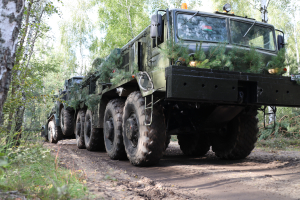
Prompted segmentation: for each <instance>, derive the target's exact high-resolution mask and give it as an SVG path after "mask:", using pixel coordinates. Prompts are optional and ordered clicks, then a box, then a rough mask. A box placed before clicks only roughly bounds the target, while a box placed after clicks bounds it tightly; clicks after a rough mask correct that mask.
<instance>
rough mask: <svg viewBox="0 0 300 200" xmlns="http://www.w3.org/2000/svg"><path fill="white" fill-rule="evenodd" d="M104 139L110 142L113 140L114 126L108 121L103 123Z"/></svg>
mask: <svg viewBox="0 0 300 200" xmlns="http://www.w3.org/2000/svg"><path fill="white" fill-rule="evenodd" d="M105 125H106V126H105V137H106V138H107V139H109V140H110V141H113V139H114V126H113V123H112V121H110V120H108V121H106V122H105Z"/></svg>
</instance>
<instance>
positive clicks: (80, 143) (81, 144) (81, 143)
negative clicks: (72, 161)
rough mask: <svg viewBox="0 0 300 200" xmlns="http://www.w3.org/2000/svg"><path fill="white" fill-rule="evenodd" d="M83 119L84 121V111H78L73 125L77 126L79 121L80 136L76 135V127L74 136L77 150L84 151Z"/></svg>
mask: <svg viewBox="0 0 300 200" xmlns="http://www.w3.org/2000/svg"><path fill="white" fill-rule="evenodd" d="M84 119H85V110H83V109H82V110H80V111H79V112H78V113H77V117H76V121H75V124H77V121H80V130H79V131H80V136H78V134H77V131H78V129H77V126H75V136H76V143H77V147H78V149H85V142H84Z"/></svg>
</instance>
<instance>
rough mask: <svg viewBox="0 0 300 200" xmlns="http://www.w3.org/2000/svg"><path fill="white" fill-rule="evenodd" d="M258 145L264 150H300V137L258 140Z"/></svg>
mask: <svg viewBox="0 0 300 200" xmlns="http://www.w3.org/2000/svg"><path fill="white" fill-rule="evenodd" d="M256 147H258V148H262V149H264V150H285V151H300V140H299V138H283V137H276V138H269V139H267V140H260V141H258V142H257V143H256Z"/></svg>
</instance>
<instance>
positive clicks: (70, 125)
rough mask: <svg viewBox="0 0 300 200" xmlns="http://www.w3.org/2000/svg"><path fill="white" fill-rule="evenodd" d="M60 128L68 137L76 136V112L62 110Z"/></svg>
mask: <svg viewBox="0 0 300 200" xmlns="http://www.w3.org/2000/svg"><path fill="white" fill-rule="evenodd" d="M59 120H60V127H61V130H62V133H63V134H64V135H66V136H70V135H73V134H74V111H70V110H67V109H64V108H62V109H61V111H60V117H59Z"/></svg>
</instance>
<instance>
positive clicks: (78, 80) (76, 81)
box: [73, 78, 82, 83]
mask: <svg viewBox="0 0 300 200" xmlns="http://www.w3.org/2000/svg"><path fill="white" fill-rule="evenodd" d="M81 81H82V79H79V78H74V79H73V83H81Z"/></svg>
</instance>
